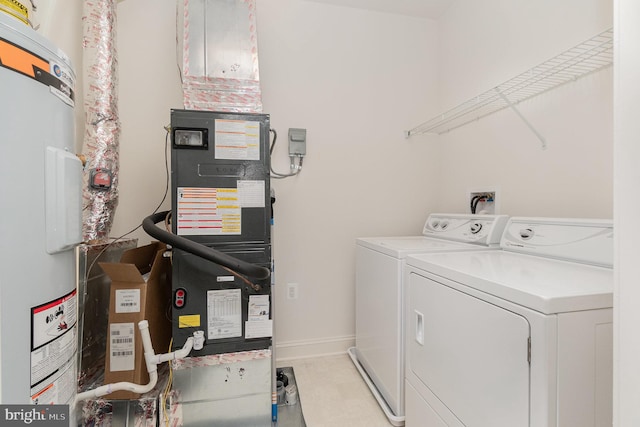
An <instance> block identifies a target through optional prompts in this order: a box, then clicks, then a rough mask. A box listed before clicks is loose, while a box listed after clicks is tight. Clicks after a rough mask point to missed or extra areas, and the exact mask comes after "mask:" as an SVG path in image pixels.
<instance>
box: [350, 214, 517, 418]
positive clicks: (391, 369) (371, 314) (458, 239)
mask: <svg viewBox="0 0 640 427" xmlns="http://www.w3.org/2000/svg"><path fill="white" fill-rule="evenodd" d="M507 219H508V217H507V216H506V215H464V214H431V215H430V216H429V217H428V218H427V221H426V223H425V225H424V228H423V235H422V236H404V237H372V238H359V239H357V241H356V346H355V347H353V348H351V349H349V355H350V356H351V359H352V360H353V361H354V363H355V365H356V367H357V368H358V370H359V371H360V373H361V374H362V376H363V378H364V380H365V382H366V383H367V384H368V386H369V388H370V389H371V391H372V392H373V394H374V396H375V397H376V399H377V401H378V403H379V404H380V406H381V407H382V409H383V410H384V412H385V414H386V415H387V418H388V419H389V421H390V422H391V423H392V424H394V425H396V426H398V425H403V424H404V360H405V357H404V335H405V332H404V311H403V301H404V297H403V286H402V277H403V268H404V264H405V258H406V257H407V255H410V254H415V253H429V252H453V251H455V252H460V251H472V250H474V251H477V250H482V249H498V248H499V242H500V236H501V234H502V231H503V230H504V227H505V225H506V222H507Z"/></svg>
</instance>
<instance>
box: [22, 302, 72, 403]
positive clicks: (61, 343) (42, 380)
mask: <svg viewBox="0 0 640 427" xmlns="http://www.w3.org/2000/svg"><path fill="white" fill-rule="evenodd" d="M76 304H77V292H76V291H75V290H74V291H72V292H70V293H69V294H67V295H65V296H62V297H60V298H58V299H56V300H53V301H49V302H47V303H45V304H42V305H39V306H37V307H33V308H32V309H31V401H32V402H33V403H40V404H52V403H67V402H69V401H70V400H72V398H73V394H74V393H73V392H72V390H75V383H76V381H77V379H76V373H75V365H74V364H73V362H74V359H75V357H76V353H77V340H78V338H77V321H76Z"/></svg>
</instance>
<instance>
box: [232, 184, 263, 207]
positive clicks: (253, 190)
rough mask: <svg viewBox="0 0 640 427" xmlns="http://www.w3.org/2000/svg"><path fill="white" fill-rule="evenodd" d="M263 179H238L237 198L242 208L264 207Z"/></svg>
mask: <svg viewBox="0 0 640 427" xmlns="http://www.w3.org/2000/svg"><path fill="white" fill-rule="evenodd" d="M264 192H265V185H264V181H250V180H246V181H238V198H239V199H240V206H242V207H243V208H264V200H265V197H264V196H265V194H264Z"/></svg>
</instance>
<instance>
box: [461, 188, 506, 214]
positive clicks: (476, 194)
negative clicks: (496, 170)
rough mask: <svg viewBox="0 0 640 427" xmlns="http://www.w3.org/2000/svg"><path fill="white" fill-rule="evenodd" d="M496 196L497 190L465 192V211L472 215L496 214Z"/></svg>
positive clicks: (497, 207) (497, 206)
mask: <svg viewBox="0 0 640 427" xmlns="http://www.w3.org/2000/svg"><path fill="white" fill-rule="evenodd" d="M498 196H499V193H498V190H497V189H495V188H487V189H475V190H470V191H468V192H467V209H468V210H469V212H470V213H472V214H479V215H480V214H484V215H494V214H498V213H500V209H499V205H498Z"/></svg>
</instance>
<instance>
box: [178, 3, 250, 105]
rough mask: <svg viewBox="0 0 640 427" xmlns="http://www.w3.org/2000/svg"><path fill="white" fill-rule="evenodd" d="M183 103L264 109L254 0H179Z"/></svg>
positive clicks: (179, 47) (179, 49) (179, 48)
mask: <svg viewBox="0 0 640 427" xmlns="http://www.w3.org/2000/svg"><path fill="white" fill-rule="evenodd" d="M177 20H178V29H177V30H178V43H179V46H178V51H179V53H180V56H181V58H180V64H179V65H180V71H181V76H182V90H183V96H184V108H186V109H188V110H212V111H226V112H244V113H259V112H262V94H261V91H260V77H259V69H258V35H257V31H256V5H255V0H230V1H217V0H178V16H177Z"/></svg>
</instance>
